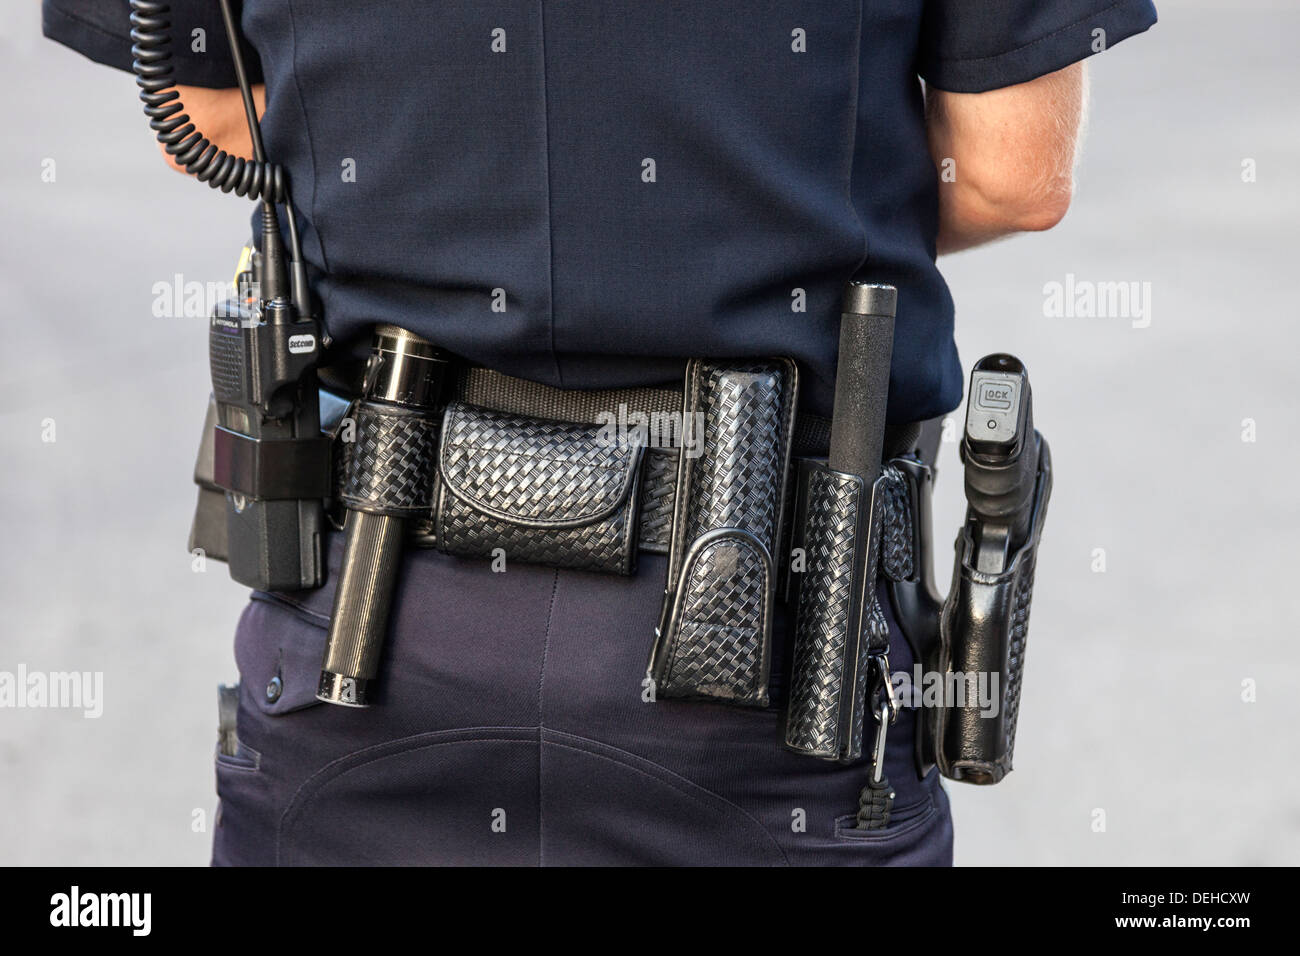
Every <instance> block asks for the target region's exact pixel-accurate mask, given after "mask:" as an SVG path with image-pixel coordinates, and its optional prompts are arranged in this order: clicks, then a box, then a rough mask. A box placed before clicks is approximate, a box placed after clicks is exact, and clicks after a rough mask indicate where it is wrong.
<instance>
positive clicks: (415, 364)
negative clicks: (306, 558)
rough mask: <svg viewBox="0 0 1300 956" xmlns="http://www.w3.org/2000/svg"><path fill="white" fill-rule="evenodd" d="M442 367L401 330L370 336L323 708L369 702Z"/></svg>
mask: <svg viewBox="0 0 1300 956" xmlns="http://www.w3.org/2000/svg"><path fill="white" fill-rule="evenodd" d="M447 364H448V356H447V355H446V354H445V353H443V352H441V351H439V350H438V349H437V348H435V347H434V346H433V344H432V343H431V342H428V341H427V340H425V339H422V338H420V337H419V336H417V335H414V334H412V333H410V332H407V331H406V330H405V329H401V328H398V327H397V326H394V325H381V326H378V327H377V328H376V329H375V338H374V345H373V347H372V350H371V353H370V362H369V364H368V365H367V366H366V379H365V385H364V390H363V397H362V398H361V400H360V401H359V402H358V403H357V404H356V407H355V409H354V412H353V417H354V420H355V426H356V435H355V440H354V441H352V442H350V443H348V445H347V447H348V453H347V467H346V476H345V479H344V487H343V492H342V494H341V496H340V497H341V498H342V500H343V503H344V505H345V506H346V507H347V509H348V516H347V524H346V543H345V546H344V552H343V565H342V567H341V569H340V571H339V581H338V590H337V591H336V592H335V594H334V613H333V614H332V615H331V617H330V628H329V636H328V639H327V641H326V645H325V660H324V662H323V664H322V665H321V677H320V687H319V689H318V691H317V694H316V696H317V697H318V698H319V699H320V700H323V701H325V702H326V703H330V704H343V705H346V706H351V707H366V706H368V705H369V697H370V694H369V691H370V684H371V682H372V681H373V679H374V677H375V675H376V674H377V673H378V670H379V658H380V654H381V652H382V650H383V643H384V637H385V635H386V633H387V631H388V614H389V611H390V609H391V607H392V601H393V592H394V589H395V587H396V585H397V576H398V568H399V565H400V562H401V556H402V547H403V543H404V538H405V530H406V529H405V525H406V521H407V519H409V518H414V517H418V516H422V515H428V514H429V512H430V509H431V508H432V503H433V484H434V463H435V460H436V456H437V445H438V421H437V418H436V417H435V416H436V413H437V409H438V399H439V395H440V394H441V392H442V385H443V381H444V379H445V377H446V369H447Z"/></svg>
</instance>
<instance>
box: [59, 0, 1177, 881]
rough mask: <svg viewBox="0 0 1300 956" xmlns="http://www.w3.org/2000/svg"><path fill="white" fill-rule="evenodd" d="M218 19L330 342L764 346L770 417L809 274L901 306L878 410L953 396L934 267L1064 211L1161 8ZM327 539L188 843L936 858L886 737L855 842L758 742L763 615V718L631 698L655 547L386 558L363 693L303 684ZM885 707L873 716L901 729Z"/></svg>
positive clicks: (534, 7) (541, 369) (820, 308)
mask: <svg viewBox="0 0 1300 956" xmlns="http://www.w3.org/2000/svg"><path fill="white" fill-rule="evenodd" d="M172 6H173V15H172V21H173V30H174V35H175V37H176V38H177V43H176V44H175V46H174V57H173V62H174V65H175V71H176V77H177V80H178V82H179V83H180V84H183V85H182V86H181V97H182V100H183V101H184V103H185V104H186V108H187V111H188V112H189V113H190V115H191V117H192V118H193V119H194V121H195V123H196V125H197V126H198V127H199V128H200V129H201V130H203V131H204V132H205V133H206V134H207V135H208V136H209V137H211V138H212V139H213V140H214V141H215V142H216V143H217V145H219V146H222V147H224V148H226V149H228V150H230V151H232V152H236V153H241V154H245V155H247V154H248V150H249V145H248V143H249V141H248V133H247V132H246V130H245V128H244V126H243V113H242V107H241V105H240V101H239V94H238V91H237V90H234V89H232V87H234V85H235V82H234V76H233V73H232V63H231V58H230V56H229V53H228V51H227V49H226V45H225V43H224V42H222V40H221V39H220V38H221V35H222V33H221V21H220V18H219V13H218V11H217V8H216V5H215V4H210V3H202V2H197V0H177V2H175V3H174V4H173V5H172ZM43 11H44V30H45V33H46V35H47V36H49V37H51V38H53V39H55V40H57V41H59V42H60V43H63V44H66V45H68V46H70V47H72V48H74V49H76V50H79V51H80V52H82V53H84V54H85V55H87V56H89V57H91V58H92V59H94V60H96V61H99V62H101V63H105V64H108V65H111V66H115V67H118V68H123V69H127V68H129V67H130V63H131V58H132V55H131V50H130V47H131V43H130V40H129V37H128V34H129V31H130V24H129V22H128V10H127V3H126V0H116V2H103V0H98V2H92V0H44V4H43ZM240 22H241V26H242V31H243V34H244V36H245V38H246V40H247V43H248V44H249V50H248V57H247V58H248V60H249V63H250V67H251V68H252V69H253V71H254V74H255V77H254V78H255V80H256V81H257V83H258V84H259V85H258V96H259V99H260V97H261V96H262V95H263V85H264V96H265V101H264V107H262V104H261V103H260V102H259V107H260V108H264V110H265V112H264V117H263V131H264V135H265V141H266V149H267V153H268V155H269V156H271V157H273V158H274V159H275V161H277V162H279V163H281V164H283V165H284V166H285V167H286V169H287V171H288V173H289V176H290V181H291V182H292V184H293V189H294V193H293V195H294V197H295V199H296V209H295V213H296V216H297V220H298V223H299V225H300V228H301V230H302V234H303V244H304V252H305V256H306V259H307V261H308V265H309V267H310V277H311V284H312V290H313V292H314V294H315V297H316V298H317V299H318V301H319V302H320V303H321V306H322V314H323V316H324V320H325V322H326V324H327V326H328V329H329V332H330V334H331V336H332V337H333V340H334V343H335V346H334V347H335V349H336V352H337V353H339V354H348V353H350V354H352V355H354V356H360V355H362V354H364V351H365V348H366V346H367V343H368V341H369V336H370V333H371V331H372V329H373V327H374V326H375V325H376V324H377V323H391V324H394V325H398V326H401V327H403V328H406V329H409V330H411V331H413V332H415V333H416V334H418V335H420V336H423V337H425V338H427V339H429V340H431V341H433V342H435V343H437V345H438V346H440V347H442V348H444V349H446V350H447V351H448V352H450V353H453V354H455V355H456V356H459V357H461V358H462V359H464V360H465V361H467V362H470V363H473V364H475V365H478V366H483V367H486V368H489V369H495V370H498V371H500V372H504V373H507V374H509V375H511V376H514V377H517V378H520V379H525V380H528V381H531V382H536V383H542V384H543V385H546V386H550V387H554V388H558V389H593V388H622V387H631V386H644V385H659V384H664V383H671V382H674V381H680V379H681V375H682V368H683V360H684V359H685V358H688V357H709V356H755V357H761V356H789V357H792V358H794V359H795V360H796V361H797V363H798V365H799V369H800V374H801V388H800V395H799V402H800V407H801V408H802V409H805V410H807V411H808V412H810V413H812V414H816V415H822V416H829V414H830V404H831V396H832V391H833V382H834V372H835V367H836V342H837V329H838V313H839V297H840V294H841V292H842V290H843V288H844V286H845V283H846V281H847V280H849V279H850V278H851V277H854V276H855V275H860V276H866V277H869V278H870V279H871V280H872V281H876V282H883V283H889V284H892V285H894V286H896V287H897V288H898V290H899V300H898V319H897V325H896V329H895V338H894V352H893V367H892V374H891V377H890V382H889V405H888V408H889V419H890V422H891V423H892V424H902V423H907V422H918V421H922V420H925V419H930V418H933V417H935V416H938V415H941V414H943V413H945V412H947V411H949V410H951V409H953V408H954V407H955V406H956V405H957V404H958V403H959V401H960V399H961V395H962V373H961V369H960V366H959V364H958V359H957V353H956V349H955V346H954V343H953V336H952V328H953V305H952V301H951V299H950V297H949V294H948V291H947V289H946V287H945V285H944V282H943V279H942V277H941V276H940V274H939V272H938V271H937V269H936V267H935V256H936V253H939V254H941V253H944V252H951V251H955V250H959V249H964V248H969V247H972V246H976V245H979V244H981V243H985V242H989V241H991V240H994V239H997V238H999V237H1001V236H1005V235H1009V234H1012V233H1015V232H1022V231H1033V230H1043V229H1048V228H1050V227H1052V226H1053V225H1055V224H1056V223H1057V222H1058V221H1060V219H1061V217H1062V216H1063V215H1064V214H1065V211H1066V208H1067V206H1068V204H1069V201H1070V198H1071V183H1072V169H1073V162H1074V151H1075V143H1076V138H1077V135H1078V131H1079V128H1080V123H1081V119H1082V113H1083V110H1084V96H1085V93H1084V90H1085V78H1084V68H1083V65H1082V63H1081V61H1082V60H1084V59H1085V58H1087V57H1089V56H1090V55H1091V54H1093V53H1096V52H1099V51H1101V50H1103V49H1105V48H1106V47H1108V46H1110V45H1113V44H1115V43H1117V42H1119V41H1121V40H1123V39H1125V38H1126V37H1128V36H1131V35H1133V34H1135V33H1138V32H1141V31H1143V30H1146V29H1147V28H1148V27H1150V26H1151V25H1152V24H1153V23H1154V22H1155V10H1154V8H1153V7H1152V5H1151V3H1150V2H1149V0H986V2H981V3H971V2H967V0H866V2H861V0H829V2H825V3H818V4H790V3H785V2H780V0H709V2H705V3H695V4H671V3H645V2H637V0H570V2H566V3H544V2H532V0H529V2H525V0H499V2H495V3H489V4H484V3H456V2H453V3H438V4H426V3H421V2H418V0H391V2H387V3H384V4H378V5H360V6H359V5H357V4H355V3H349V2H343V0H313V2H312V3H310V4H294V3H292V2H287V0H245V2H244V3H243V5H242V11H241V16H240ZM197 31H202V32H197ZM918 76H919V78H920V80H923V81H924V86H923V85H922V83H921V82H920V81H919V80H918ZM341 547H342V544H341V540H340V536H335V537H334V540H333V541H332V543H331V548H330V572H331V583H330V584H328V585H327V586H326V587H324V588H322V589H319V590H316V591H306V592H295V593H257V592H255V593H253V595H252V599H251V601H250V603H249V605H248V607H247V609H246V610H245V612H244V614H243V617H242V619H241V621H240V623H239V627H238V631H237V635H236V642H235V653H236V659H237V662H238V666H239V671H240V675H241V692H240V699H239V709H238V744H237V746H236V747H234V748H225V749H233V750H234V752H233V753H223V754H222V755H221V756H219V758H218V764H217V779H218V791H219V794H220V798H221V818H220V825H219V827H218V828H217V833H216V838H215V846H214V852H213V860H214V862H215V863H218V864H321V863H365V864H372V863H483V864H528V865H536V864H542V865H562V864H625V863H658V864H691V863H710V864H851V865H876V864H884V863H903V864H947V863H949V862H950V860H951V852H952V851H951V846H952V823H951V818H950V814H949V808H948V802H947V799H946V797H945V795H944V792H943V790H942V788H941V787H940V786H939V783H938V777H937V774H936V773H935V772H934V771H933V769H931V770H930V771H929V772H928V773H926V774H925V775H924V776H921V775H920V774H919V773H918V772H917V769H916V765H915V762H914V760H913V756H912V753H911V748H910V746H900V747H895V748H893V749H891V750H889V751H887V756H886V770H887V772H888V776H889V779H890V780H891V781H892V784H893V787H894V789H895V792H896V795H895V801H894V812H893V814H892V817H891V820H890V823H889V825H888V826H887V827H885V828H884V829H880V830H865V831H864V830H859V829H855V828H853V827H852V826H851V825H849V822H850V821H849V820H847V819H846V815H850V814H851V811H852V809H853V808H854V807H855V806H856V804H857V800H858V791H859V789H860V787H861V786H862V769H861V767H860V766H859V767H853V766H849V767H845V766H841V765H838V764H834V763H826V762H822V761H817V760H809V759H807V758H805V757H801V756H799V755H796V754H793V753H790V752H789V751H787V750H785V749H783V748H782V746H781V734H780V731H779V721H780V704H781V701H782V694H783V689H784V684H785V682H786V681H787V679H788V678H787V673H786V672H787V669H788V656H789V652H788V647H787V646H786V645H787V635H786V634H785V630H786V628H785V626H784V625H783V624H780V623H779V624H778V628H777V636H776V649H775V654H774V665H773V667H772V678H771V680H772V688H771V689H772V694H771V699H772V705H771V706H770V707H767V708H757V709H752V708H751V709H745V708H735V707H727V706H721V705H718V704H716V703H709V702H691V701H671V702H669V701H663V700H660V701H650V700H648V699H647V697H649V696H652V695H647V694H646V693H645V691H644V688H643V687H642V685H641V684H640V679H641V677H642V675H643V674H644V671H645V659H646V653H647V644H648V640H649V636H650V633H651V627H652V625H653V622H654V619H655V618H656V615H657V614H658V611H659V605H660V601H661V599H662V595H663V584H664V575H665V569H664V558H663V557H662V556H661V555H657V554H642V555H641V556H640V562H639V567H638V570H637V573H636V574H634V575H632V576H629V577H619V576H605V575H598V574H591V573H587V572H583V571H571V570H560V569H554V568H550V567H546V566H539V565H533V564H526V563H521V562H512V561H510V560H509V558H508V557H507V562H506V566H505V568H504V569H503V568H502V567H499V566H496V565H494V564H493V563H491V562H488V561H482V560H472V559H465V558H457V557H452V556H449V555H446V554H442V553H439V552H437V551H431V550H418V551H417V550H408V552H407V554H406V556H405V558H404V561H403V566H402V570H401V577H400V584H399V586H398V590H397V593H396V596H395V599H394V604H393V608H392V613H391V618H390V629H389V637H388V642H387V645H386V648H385V650H384V658H383V666H382V671H381V674H380V681H379V682H380V685H381V686H382V699H381V706H377V707H372V708H370V709H369V710H367V711H358V710H354V709H349V708H341V707H332V706H328V705H325V704H322V703H321V702H320V701H319V700H318V699H317V697H316V691H317V678H318V674H319V671H320V665H321V658H322V649H323V645H324V642H325V636H326V627H327V624H328V620H329V616H330V611H331V598H332V588H333V583H332V580H333V577H334V576H335V575H334V572H335V571H336V569H337V566H338V561H339V558H340V550H341ZM886 614H887V617H888V618H889V621H890V624H891V633H892V634H893V635H894V636H893V646H892V647H891V659H892V661H893V666H894V668H895V669H896V670H910V669H911V663H912V652H911V650H910V648H909V646H908V644H907V643H906V642H905V641H903V640H902V639H901V638H900V637H899V636H898V635H899V629H898V627H897V626H896V622H895V621H894V619H893V615H892V612H891V611H890V610H889V609H888V608H887V609H886ZM916 724H917V721H916V719H915V715H914V714H913V713H911V712H909V711H907V710H904V712H903V714H902V715H901V717H900V719H899V723H898V725H897V726H896V728H895V729H894V730H893V731H892V735H893V739H902V740H907V739H910V736H911V735H912V734H914V733H915V732H916Z"/></svg>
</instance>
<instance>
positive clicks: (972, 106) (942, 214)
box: [926, 63, 1087, 254]
mask: <svg viewBox="0 0 1300 956" xmlns="http://www.w3.org/2000/svg"><path fill="white" fill-rule="evenodd" d="M1086 86H1087V80H1086V74H1085V72H1084V66H1083V64H1082V63H1076V64H1074V65H1073V66H1069V67H1066V68H1065V69H1063V70H1060V71H1058V72H1056V73H1050V74H1048V75H1046V76H1043V77H1039V78H1038V79H1036V80H1032V81H1030V82H1028V83H1022V84H1020V85H1018V86H1010V87H1006V88H1005V89H1000V90H991V91H989V92H987V93H948V92H945V91H943V90H938V89H934V88H930V89H928V90H927V91H926V113H927V126H928V130H929V138H930V154H931V156H932V157H933V159H934V162H935V166H936V167H937V168H938V170H939V178H940V182H939V241H938V251H939V253H940V254H943V253H946V252H957V251H959V250H961V249H968V248H971V247H972V246H977V245H981V244H983V243H986V242H991V241H992V240H994V239H998V238H1001V237H1003V236H1007V235H1011V234H1013V233H1017V232H1035V231H1040V230H1043V229H1050V228H1051V227H1052V226H1054V225H1056V224H1057V223H1058V222H1060V220H1061V218H1062V217H1063V216H1064V215H1065V213H1066V210H1067V209H1068V208H1069V205H1070V200H1071V198H1072V195H1073V191H1074V161H1075V154H1076V150H1077V146H1078V140H1079V133H1080V130H1081V128H1082V124H1083V118H1084V111H1085V97H1086Z"/></svg>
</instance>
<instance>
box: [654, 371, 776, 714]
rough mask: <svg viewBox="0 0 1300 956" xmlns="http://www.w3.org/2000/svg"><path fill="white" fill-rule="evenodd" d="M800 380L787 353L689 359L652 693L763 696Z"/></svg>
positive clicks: (758, 700) (731, 698) (761, 702)
mask: <svg viewBox="0 0 1300 956" xmlns="http://www.w3.org/2000/svg"><path fill="white" fill-rule="evenodd" d="M797 388H798V381H797V371H796V368H795V364H794V362H792V361H790V360H788V359H772V360H764V361H759V362H748V363H736V364H718V363H712V362H705V361H701V360H693V361H691V362H690V363H689V364H688V365H687V369H686V393H685V401H684V402H683V408H684V410H685V412H686V416H687V417H686V420H685V427H686V428H687V429H690V430H692V431H694V432H696V433H697V434H695V435H694V437H695V439H696V441H695V442H694V443H693V448H684V449H683V451H682V453H681V455H680V457H679V460H678V472H677V494H676V499H675V501H674V510H673V528H672V536H671V542H670V545H669V559H668V585H667V588H666V592H665V595H664V605H663V611H662V613H661V616H660V622H659V627H658V629H657V631H656V640H655V645H654V649H653V651H652V652H651V658H650V666H649V674H650V677H651V679H652V680H653V682H654V688H655V693H656V695H659V696H663V697H702V698H712V699H715V700H722V701H727V702H729V703H733V704H744V705H749V706H755V707H766V706H767V705H768V702H769V701H768V677H769V672H770V668H771V644H772V616H773V613H774V609H775V597H776V587H777V570H778V560H777V555H778V554H779V553H780V550H779V549H780V534H781V518H782V511H783V507H784V504H785V499H786V481H787V476H788V474H789V471H790V469H789V462H790V448H791V440H792V437H793V432H794V420H795V400H796V395H797ZM692 452H695V453H692Z"/></svg>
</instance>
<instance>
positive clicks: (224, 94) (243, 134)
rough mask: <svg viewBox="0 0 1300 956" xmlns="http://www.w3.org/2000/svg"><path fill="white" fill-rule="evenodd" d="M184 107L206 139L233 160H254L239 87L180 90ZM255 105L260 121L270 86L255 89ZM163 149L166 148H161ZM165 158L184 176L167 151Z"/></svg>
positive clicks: (259, 85)
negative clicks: (235, 158) (232, 157)
mask: <svg viewBox="0 0 1300 956" xmlns="http://www.w3.org/2000/svg"><path fill="white" fill-rule="evenodd" d="M176 90H177V92H178V93H180V95H181V103H183V104H184V106H185V112H186V113H187V114H189V117H190V122H191V123H193V124H194V125H195V127H197V128H198V131H199V132H200V133H202V134H203V135H204V136H206V137H207V138H208V139H209V140H211V141H212V143H213V144H214V145H215V146H216V147H217V148H218V149H224V150H225V151H226V152H227V153H230V154H231V155H232V156H242V157H243V158H245V159H252V158H253V140H252V137H250V136H249V134H248V120H247V119H246V118H245V116H244V100H243V98H242V97H241V96H240V93H239V88H238V87H231V88H230V89H222V90H212V89H208V88H206V87H202V86H177V87H176ZM253 103H254V105H255V106H256V107H257V116H258V118H259V119H260V118H261V117H262V114H263V113H265V112H266V86H265V85H263V84H260V83H259V84H258V85H257V86H254V87H253ZM159 148H160V149H162V148H163V147H162V144H161V143H160V144H159ZM163 157H164V158H165V159H166V160H167V164H168V165H169V166H171V167H172V169H175V170H178V171H180V172H184V171H185V169H184V167H183V166H180V165H178V164H177V162H176V160H175V158H174V157H172V156H170V155H169V154H168V153H167V151H166V150H165V149H163Z"/></svg>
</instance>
